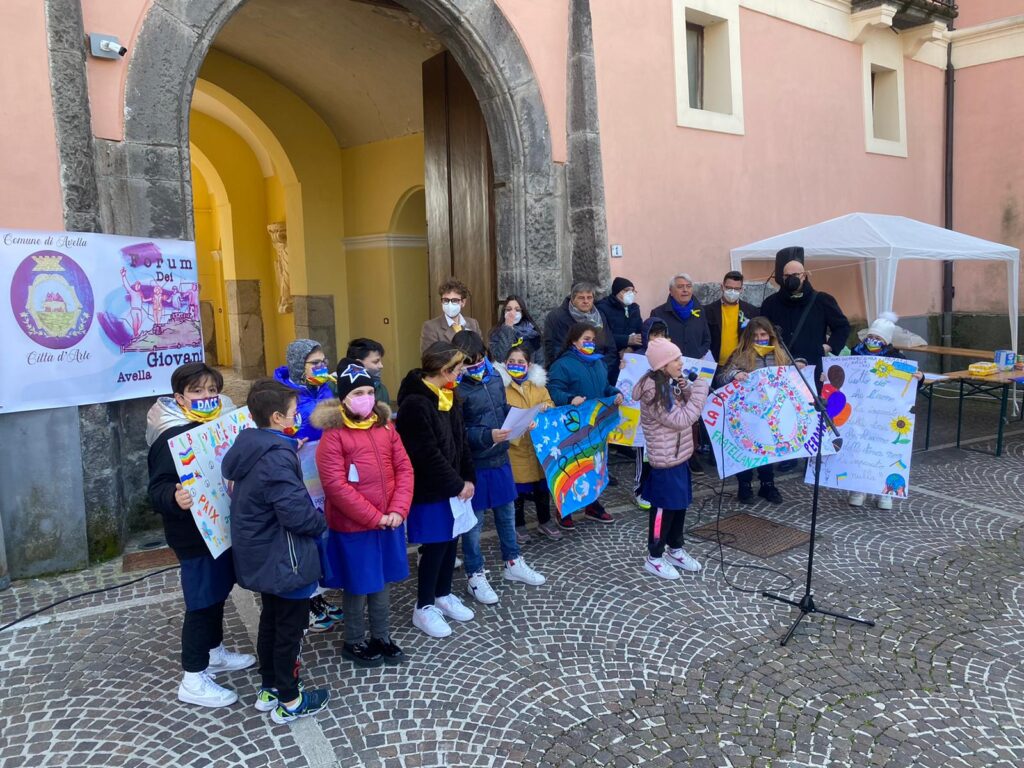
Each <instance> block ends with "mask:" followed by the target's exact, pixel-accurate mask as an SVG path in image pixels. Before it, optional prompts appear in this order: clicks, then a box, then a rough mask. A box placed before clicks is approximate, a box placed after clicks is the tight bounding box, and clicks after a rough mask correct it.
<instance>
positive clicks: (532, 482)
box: [494, 344, 562, 543]
mask: <svg viewBox="0 0 1024 768" xmlns="http://www.w3.org/2000/svg"><path fill="white" fill-rule="evenodd" d="M494 367H495V369H496V370H497V371H498V373H499V374H500V375H501V380H502V382H503V383H504V384H505V399H506V400H507V401H508V404H509V405H511V406H512V407H514V408H522V409H524V410H529V409H530V408H534V407H536V406H538V405H539V406H541V410H544V411H546V410H547V409H548V408H554V407H555V404H554V403H553V402H552V401H551V395H550V394H548V389H547V383H548V374H547V372H546V371H545V370H544V368H543V367H542V366H540V365H538V364H537V363H534V362H531V352H530V348H529V347H527V346H526V345H525V344H519V345H516V346H513V347H512V350H511V351H510V352H509V353H508V356H507V357H506V359H505V364H504V365H502V364H501V363H496V364H495V365H494ZM508 457H509V459H510V460H511V462H512V477H513V479H514V480H515V481H516V491H517V493H518V494H519V495H518V496H517V497H516V501H515V507H516V536H517V537H520V534H519V529H520V528H522V527H524V526H525V525H526V498H527V497H529V498H531V499H532V500H533V505H534V507H535V508H536V509H537V524H538V525H537V530H539V531H540V532H541V533H543V534H544V535H545V536H547V537H548V538H549V539H560V538H562V532H561V531H560V530H558V526H557V525H555V524H554V523H553V522H552V521H551V492H550V491H549V490H548V481H547V478H545V477H544V470H543V469H542V468H541V466H540V461H538V460H537V452H536V451H535V450H534V449H533V441H532V440H531V439H530V435H529V433H527V434H525V435H522V436H521V437H518V438H516V439H515V440H512V441H511V442H510V443H509V448H508ZM520 543H522V539H521V538H520Z"/></svg>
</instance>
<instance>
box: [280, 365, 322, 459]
mask: <svg viewBox="0 0 1024 768" xmlns="http://www.w3.org/2000/svg"><path fill="white" fill-rule="evenodd" d="M274 378H275V379H277V380H278V381H279V382H281V383H282V384H284V385H285V386H286V387H289V388H291V389H294V390H295V394H296V395H298V414H299V417H300V418H301V419H302V424H301V425H300V426H299V431H298V432H297V433H296V434H295V437H298V438H300V439H302V438H305V439H307V440H319V439H320V435H321V434H322V433H321V432H320V430H319V429H317V428H316V427H314V426H313V424H312V423H311V420H310V417H311V416H312V415H313V411H314V409H315V408H316V407H317V405H318V404H319V403H320V401H321V400H330V399H331V398H332V397H335V394H334V387H332V386H331V384H330V383H327V384H321V385H320V386H319V387H316V386H313V385H312V384H309V385H299V384H296V383H295V382H294V381H292V380H291V379H289V378H288V366H287V365H282V366H281V367H280V368H278V369H277V370H275V371H274Z"/></svg>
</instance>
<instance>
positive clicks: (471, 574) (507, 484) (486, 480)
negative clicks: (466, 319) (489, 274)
mask: <svg viewBox="0 0 1024 768" xmlns="http://www.w3.org/2000/svg"><path fill="white" fill-rule="evenodd" d="M452 345H453V346H454V347H455V348H456V349H458V350H459V351H460V352H462V354H463V355H465V356H466V367H465V369H464V370H463V377H462V382H461V383H460V384H459V400H460V401H461V402H462V414H463V417H464V418H465V420H466V433H467V434H468V436H469V447H470V451H471V452H472V456H473V469H474V471H475V472H476V492H475V493H474V494H473V511H474V512H475V513H476V519H477V524H476V525H475V526H474V527H473V528H472V529H471V530H470V531H468V532H466V533H464V534H463V536H462V554H463V555H464V556H465V559H466V566H465V567H466V577H467V579H468V584H467V589H468V591H469V594H471V595H472V596H473V597H474V598H476V600H477V602H480V603H483V604H484V605H493V604H494V603H496V602H498V595H497V594H496V593H495V592H494V590H493V589H492V588H491V585H490V583H489V582H488V581H487V574H486V573H485V572H484V557H483V554H482V553H481V551H480V533H481V531H482V530H483V526H484V516H485V514H486V512H487V510H491V511H492V512H493V513H494V527H495V529H496V530H497V532H498V544H499V546H500V549H501V559H502V560H504V561H505V569H504V576H505V580H506V581H518V582H521V583H523V584H529V585H530V586H534V587H536V586H540V585H541V584H543V583H544V577H543V576H542V575H541V574H539V573H537V571H535V570H534V569H533V568H531V567H530V566H529V564H528V563H527V562H526V558H525V557H523V556H522V554H521V553H520V551H519V542H518V541H517V540H516V513H515V503H514V502H515V500H516V482H515V479H514V478H513V477H512V464H511V463H510V462H509V458H508V449H509V444H508V434H509V433H508V431H507V430H505V429H503V428H502V425H503V424H504V423H505V417H506V416H507V415H508V412H509V405H508V402H507V401H506V400H505V387H504V385H503V384H502V381H501V377H500V376H498V375H497V372H496V371H495V370H494V366H493V365H491V361H490V360H488V359H487V350H486V348H485V347H484V342H483V339H481V338H480V336H479V334H477V333H475V332H473V331H459V332H458V333H456V334H455V336H453V337H452Z"/></svg>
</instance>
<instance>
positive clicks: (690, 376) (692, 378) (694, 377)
mask: <svg viewBox="0 0 1024 768" xmlns="http://www.w3.org/2000/svg"><path fill="white" fill-rule="evenodd" d="M686 378H688V379H689V380H690V381H691V382H694V381H696V380H697V379H699V378H700V376H698V375H697V372H696V371H695V370H693V369H691V370H689V371H687V372H686Z"/></svg>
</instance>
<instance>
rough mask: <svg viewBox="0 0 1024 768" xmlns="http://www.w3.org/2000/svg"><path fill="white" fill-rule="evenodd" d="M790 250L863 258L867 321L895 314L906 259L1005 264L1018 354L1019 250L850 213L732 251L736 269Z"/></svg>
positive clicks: (909, 221)
mask: <svg viewBox="0 0 1024 768" xmlns="http://www.w3.org/2000/svg"><path fill="white" fill-rule="evenodd" d="M790 245H800V246H803V248H804V251H805V256H806V258H807V259H808V260H811V259H816V260H822V259H825V260H828V259H833V260H846V261H849V260H851V259H860V260H861V265H862V270H863V275H864V293H865V304H866V308H867V312H868V316H869V319H870V318H874V317H878V313H879V312H887V311H892V308H893V307H892V302H893V295H894V293H895V290H896V269H897V267H898V266H899V263H900V262H901V261H903V260H904V259H926V260H929V261H1002V262H1005V263H1006V278H1007V282H1006V289H1007V298H1008V300H1009V315H1010V340H1011V345H1012V347H1013V349H1014V350H1015V351H1016V350H1017V322H1018V321H1017V317H1018V307H1019V305H1018V295H1017V294H1018V287H1019V282H1020V251H1019V250H1017V249H1016V248H1011V247H1010V246H1008V245H1000V244H999V243H993V242H990V241H988V240H982V239H981V238H979V237H971V236H970V235H965V234H962V233H960V232H954V231H952V230H949V229H943V228H942V227H936V226H933V225H931V224H925V223H923V222H920V221H915V220H914V219H908V218H906V217H903V216H888V215H885V214H881V213H850V214H847V215H846V216H840V217H838V218H835V219H829V220H828V221H823V222H821V223H820V224H814V225H812V226H809V227H804V228H803V229H796V230H793V231H792V232H787V233H786V234H784V235H776V236H775V237H769V238H768V239H766V240H759V241H758V242H756V243H751V244H750V245H745V246H743V247H741V248H733V249H732V251H731V260H732V268H733V269H740V268H741V265H742V264H743V262H744V261H748V260H763V259H766V260H769V261H773V260H774V259H775V254H776V252H777V251H779V250H781V249H782V248H785V247H786V246H790Z"/></svg>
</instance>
